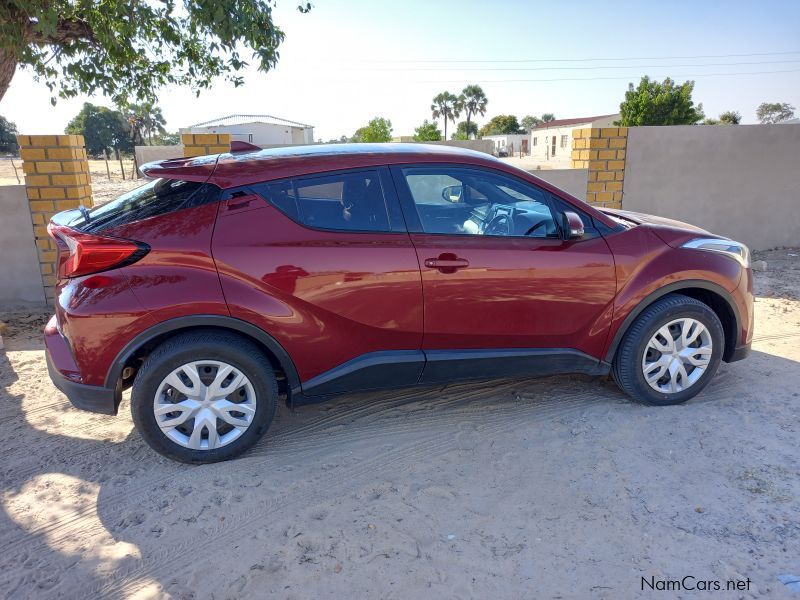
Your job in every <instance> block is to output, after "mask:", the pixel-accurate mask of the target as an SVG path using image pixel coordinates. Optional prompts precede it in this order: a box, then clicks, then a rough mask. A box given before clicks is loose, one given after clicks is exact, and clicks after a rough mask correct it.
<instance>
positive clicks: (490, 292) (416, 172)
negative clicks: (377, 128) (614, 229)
mask: <svg viewBox="0 0 800 600" xmlns="http://www.w3.org/2000/svg"><path fill="white" fill-rule="evenodd" d="M392 174H393V176H394V180H395V183H396V185H397V188H398V193H399V194H400V198H401V203H402V206H403V211H404V214H405V216H406V220H407V222H408V226H409V230H411V231H412V233H411V239H412V241H413V243H414V246H415V248H416V251H417V255H418V258H419V262H420V265H421V269H422V283H423V291H424V299H425V313H424V314H425V317H424V320H425V324H424V329H425V335H424V340H423V349H424V350H425V351H426V355H427V356H428V360H429V361H432V362H434V363H435V362H436V361H437V359H441V360H444V361H445V362H446V363H448V364H449V366H448V368H451V367H453V366H454V365H455V364H456V362H455V361H450V360H449V358H453V359H456V358H458V357H459V356H461V357H462V358H464V357H466V358H467V359H468V358H469V357H474V358H475V361H472V362H471V361H469V360H467V361H462V363H461V364H462V365H463V366H464V367H465V368H467V369H472V370H473V371H475V372H481V373H482V374H483V375H485V376H493V375H495V374H503V372H504V371H503V367H504V365H503V364H502V363H503V362H505V363H506V365H505V366H508V364H507V363H509V362H513V360H514V359H513V356H514V355H524V354H525V352H522V353H519V352H516V353H515V352H512V353H511V354H508V353H505V356H506V357H507V358H506V359H503V360H500V361H499V363H500V364H497V363H495V364H494V366H493V365H492V361H491V360H488V359H491V358H492V357H502V356H503V353H502V352H500V353H498V351H500V350H511V349H521V350H525V351H527V350H544V351H546V352H533V353H531V355H536V354H541V355H542V356H545V355H546V357H547V360H548V361H549V360H550V359H551V358H552V357H554V356H555V357H556V358H558V355H559V354H562V355H563V357H567V358H568V357H569V356H572V357H573V358H574V360H575V361H578V362H581V361H588V363H591V362H592V360H593V359H592V358H591V357H597V356H599V355H600V352H601V351H602V347H603V344H604V342H605V339H606V335H607V331H608V327H609V322H610V317H611V308H612V303H613V299H614V294H615V290H616V279H615V274H614V260H613V257H612V254H611V251H610V250H609V248H608V245H607V244H606V242H605V240H604V239H603V238H602V237H601V236H600V235H599V233H598V232H597V231H595V230H594V229H593V228H592V227H591V223H592V222H591V219H590V218H589V217H588V216H586V215H584V221H585V224H586V226H587V233H586V234H585V236H584V237H583V238H582V239H578V240H563V239H561V237H560V232H559V228H558V227H557V226H556V219H557V218H559V215H560V214H561V212H562V211H563V208H564V207H563V206H561V205H560V204H559V201H558V200H557V199H555V198H553V197H551V196H550V194H549V193H547V192H546V191H544V190H542V189H540V188H538V187H536V186H534V185H532V184H530V183H528V182H525V181H523V180H521V179H517V178H515V177H512V176H510V175H507V174H504V173H502V172H499V171H494V170H490V169H485V168H477V167H466V166H459V165H434V166H431V165H419V166H415V165H408V166H399V167H392ZM467 349H470V350H478V351H479V352H472V353H464V352H463V351H464V350H467ZM448 353H450V354H448ZM508 357H511V358H508ZM563 357H562V358H563ZM594 362H595V363H596V360H595V361H594ZM588 363H587V364H588ZM526 364H527V365H528V366H530V364H531V363H530V361H527V363H526ZM566 366H569V365H566ZM495 367H499V368H500V371H499V372H497V373H495V372H492V369H494V368H495ZM433 370H435V364H434V365H431V368H430V369H429V367H426V370H425V373H426V377H425V380H430V374H431V372H433ZM484 370H487V372H485V373H483V371H484ZM547 370H548V369H544V371H545V372H546V371H547ZM561 370H563V369H561ZM566 370H570V369H566ZM577 370H584V369H577ZM444 371H446V369H445V370H444ZM444 371H443V376H444V377H446V376H447V374H446V372H444ZM511 371H513V369H511ZM476 376H477V375H476Z"/></svg>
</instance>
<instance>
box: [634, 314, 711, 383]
mask: <svg viewBox="0 0 800 600" xmlns="http://www.w3.org/2000/svg"><path fill="white" fill-rule="evenodd" d="M712 353H713V342H712V340H711V334H710V333H709V331H708V329H707V328H706V326H705V325H703V324H702V323H701V322H700V321H698V320H696V319H691V318H682V319H675V320H674V321H670V322H669V323H667V324H666V325H664V326H663V327H661V328H660V329H659V330H658V331H656V333H655V334H654V335H653V337H651V338H650V341H649V342H648V343H647V347H646V348H645V350H644V355H643V356H642V372H643V373H644V378H645V380H646V381H647V383H648V384H650V387H652V388H653V389H654V390H656V391H657V392H661V393H663V394H675V393H677V392H682V391H683V390H686V389H688V388H690V387H691V386H693V385H694V384H695V383H696V382H697V380H698V379H700V378H701V377H702V376H703V373H705V372H706V369H707V368H708V365H709V363H710V362H711V355H712Z"/></svg>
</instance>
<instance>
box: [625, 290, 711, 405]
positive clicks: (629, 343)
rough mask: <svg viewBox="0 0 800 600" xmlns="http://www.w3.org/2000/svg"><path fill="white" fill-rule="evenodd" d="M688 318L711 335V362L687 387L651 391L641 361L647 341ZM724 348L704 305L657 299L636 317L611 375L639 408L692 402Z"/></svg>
mask: <svg viewBox="0 0 800 600" xmlns="http://www.w3.org/2000/svg"><path fill="white" fill-rule="evenodd" d="M682 317H691V318H693V319H696V320H698V321H700V322H701V323H702V324H703V325H704V326H705V327H706V329H707V330H708V332H709V334H710V335H711V341H712V353H711V360H710V362H709V365H708V367H707V368H706V371H705V373H703V375H702V376H701V377H700V378H699V379H698V380H697V381H696V382H695V383H694V384H693V385H691V386H690V387H688V388H687V389H685V390H682V391H680V392H675V393H671V394H665V393H661V392H658V391H657V390H655V389H653V388H652V387H651V386H650V385H649V384H648V383H647V380H646V379H645V377H644V373H643V371H642V357H643V356H644V352H645V349H646V348H647V344H648V342H649V341H650V338H651V337H652V336H653V335H655V333H656V332H657V331H658V329H660V328H661V327H662V326H664V325H665V324H667V323H669V322H670V321H672V320H674V319H679V318H682ZM724 347H725V332H724V330H723V329H722V323H720V320H719V317H717V315H716V313H715V312H714V311H713V310H711V308H710V307H709V306H708V305H707V304H703V303H702V302H700V301H699V300H695V299H694V298H690V297H688V296H683V295H681V294H669V295H667V296H664V297H663V298H660V299H659V300H657V301H656V302H654V303H653V304H651V305H650V306H648V307H647V308H646V309H644V310H643V311H642V313H641V314H640V315H639V316H638V317H636V319H635V320H634V322H633V324H632V325H631V326H630V327H629V328H628V331H626V332H625V336H624V337H623V338H622V342H621V343H620V345H619V348H617V353H616V355H615V356H614V362H613V366H612V369H611V374H612V375H613V377H614V381H616V382H617V385H618V386H619V387H620V388H621V389H622V391H624V392H625V393H626V394H628V395H629V396H630V397H631V398H633V399H634V400H636V401H637V402H641V403H642V404H649V405H654V406H669V405H673V404H682V403H684V402H686V401H687V400H690V399H691V398H694V397H695V396H696V395H697V394H698V393H700V391H702V389H703V388H704V387H706V385H708V383H709V381H711V378H712V377H714V374H715V373H716V372H717V368H718V367H719V363H720V361H721V360H722V353H723V349H724Z"/></svg>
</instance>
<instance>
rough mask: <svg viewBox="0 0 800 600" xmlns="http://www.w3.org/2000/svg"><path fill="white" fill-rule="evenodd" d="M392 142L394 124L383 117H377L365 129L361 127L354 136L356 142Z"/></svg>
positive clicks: (353, 139)
mask: <svg viewBox="0 0 800 600" xmlns="http://www.w3.org/2000/svg"><path fill="white" fill-rule="evenodd" d="M391 140H392V122H391V121H390V120H389V119H384V118H383V117H375V118H374V119H372V120H371V121H370V122H369V123H367V125H366V126H365V127H360V128H359V129H358V130H356V132H355V133H354V134H353V138H352V141H354V142H390V141H391Z"/></svg>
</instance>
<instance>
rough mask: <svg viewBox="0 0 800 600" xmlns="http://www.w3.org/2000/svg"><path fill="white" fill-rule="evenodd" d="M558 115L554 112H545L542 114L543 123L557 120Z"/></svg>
mask: <svg viewBox="0 0 800 600" xmlns="http://www.w3.org/2000/svg"><path fill="white" fill-rule="evenodd" d="M555 120H556V116H555V115H554V114H553V113H544V114H543V115H542V123H549V122H550V121H555Z"/></svg>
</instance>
